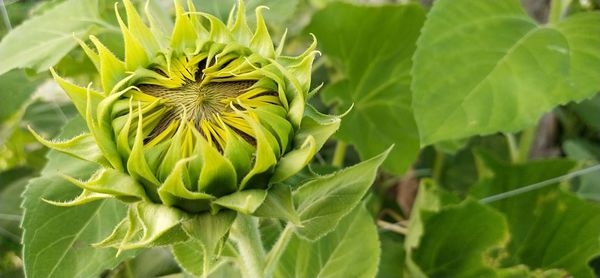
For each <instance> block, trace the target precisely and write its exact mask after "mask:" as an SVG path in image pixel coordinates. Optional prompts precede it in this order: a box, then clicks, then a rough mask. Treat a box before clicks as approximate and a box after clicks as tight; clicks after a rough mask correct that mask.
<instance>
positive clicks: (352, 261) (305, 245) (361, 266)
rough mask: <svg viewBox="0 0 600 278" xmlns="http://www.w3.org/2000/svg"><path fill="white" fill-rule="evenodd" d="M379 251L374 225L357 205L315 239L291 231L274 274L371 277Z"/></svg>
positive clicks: (280, 275) (375, 270) (366, 213)
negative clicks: (332, 228)
mask: <svg viewBox="0 0 600 278" xmlns="http://www.w3.org/2000/svg"><path fill="white" fill-rule="evenodd" d="M380 253H381V250H380V249H379V240H378V238H377V227H376V226H375V224H374V223H373V219H372V218H371V215H370V214H369V212H368V211H367V210H366V209H365V207H364V206H362V205H361V206H358V207H357V208H355V209H354V211H352V212H351V213H350V214H348V215H347V216H346V217H344V219H343V220H342V221H341V222H340V224H339V225H338V226H337V228H336V229H335V230H334V231H333V232H331V233H330V234H328V235H327V236H325V237H323V238H321V239H320V240H318V241H315V242H311V241H307V240H304V239H301V238H300V237H298V236H296V235H294V236H293V237H292V239H291V240H290V242H289V243H288V245H287V248H286V249H285V251H284V253H283V255H282V257H281V259H280V261H279V264H278V265H277V269H276V272H275V275H274V277H289V278H293V277H298V278H300V277H329V278H336V277H339V278H346V277H374V276H375V273H376V272H377V265H378V263H379V255H380Z"/></svg>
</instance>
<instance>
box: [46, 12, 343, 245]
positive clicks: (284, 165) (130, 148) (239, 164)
mask: <svg viewBox="0 0 600 278" xmlns="http://www.w3.org/2000/svg"><path fill="white" fill-rule="evenodd" d="M123 3H124V5H125V10H126V14H127V21H126V22H124V21H123V20H122V19H121V16H120V15H119V14H118V12H117V18H118V20H119V24H120V27H121V32H122V34H123V39H124V42H125V59H124V61H122V60H120V59H119V58H117V57H116V56H115V55H114V54H113V53H111V52H110V51H109V50H108V49H107V48H106V47H105V46H104V45H103V44H102V43H101V42H100V41H99V40H98V39H97V38H95V37H93V36H92V37H90V39H91V41H92V43H93V45H94V47H95V50H94V49H92V48H91V47H89V46H88V45H86V44H85V43H83V42H80V44H81V46H82V47H83V49H84V50H85V52H86V53H87V54H88V56H89V58H90V59H91V60H92V62H93V63H94V65H95V66H96V68H97V70H98V72H99V73H100V81H101V84H100V85H101V88H102V89H101V90H95V89H93V88H92V86H88V87H87V88H84V87H79V86H77V85H74V84H71V83H69V82H67V81H66V80H64V79H63V78H61V77H60V76H58V75H57V74H56V73H55V72H53V74H54V77H55V80H56V81H57V82H58V84H59V85H60V86H61V87H62V88H63V89H64V90H65V92H67V94H68V95H69V97H70V98H71V100H72V101H73V103H74V104H75V106H76V108H77V109H78V111H79V112H80V114H81V115H82V116H83V117H84V118H85V119H86V121H87V126H88V128H89V131H90V132H89V133H86V134H81V135H79V136H76V137H74V138H72V139H70V140H69V141H66V142H56V141H47V140H45V139H43V138H41V137H40V136H38V135H37V134H36V137H38V139H39V140H40V141H41V142H42V143H44V144H45V145H47V146H48V147H51V148H53V149H56V150H58V151H61V152H64V153H67V154H70V155H73V156H75V157H78V158H81V159H84V160H88V161H93V162H96V163H97V164H99V165H100V166H99V168H98V170H97V171H96V172H95V173H94V174H93V175H92V176H91V177H90V178H89V179H88V180H85V181H81V180H77V179H75V178H72V177H69V176H65V179H67V180H69V181H70V182H71V183H72V184H74V185H76V186H78V187H80V188H82V189H83V192H82V193H81V195H79V196H78V197H77V198H75V199H74V200H71V201H67V202H55V201H49V202H51V203H53V204H56V205H60V206H74V205H80V204H84V203H87V202H91V201H94V200H98V199H105V198H117V199H119V200H121V201H123V202H126V203H128V204H129V214H128V216H127V217H126V218H125V219H124V220H123V221H122V222H121V223H120V224H119V225H118V226H117V227H116V228H115V230H114V231H113V233H112V234H111V235H110V236H109V237H108V238H107V239H105V240H104V241H103V242H100V243H99V244H98V245H99V246H112V247H116V248H119V249H131V248H138V247H148V246H153V245H160V244H170V243H174V242H176V241H180V240H185V239H186V238H188V236H190V235H191V236H193V237H195V238H196V239H198V238H199V239H200V240H201V241H202V239H203V238H209V239H210V240H212V238H211V237H214V236H215V234H216V235H219V237H221V238H220V239H222V237H225V236H226V234H227V230H228V227H229V225H230V224H231V222H232V221H233V219H234V218H235V213H233V211H237V212H240V213H244V214H253V213H254V211H255V210H257V209H258V208H259V207H260V205H261V204H262V202H263V201H264V199H265V198H266V196H267V194H269V188H270V186H271V185H273V184H275V183H278V182H282V181H284V180H285V179H287V178H289V177H291V176H292V175H294V174H295V173H297V172H298V171H299V170H301V169H302V168H303V167H305V166H306V165H307V163H308V162H309V161H310V160H311V158H312V157H313V155H314V154H315V152H316V151H317V150H318V149H320V148H321V146H322V145H323V144H324V142H325V141H326V140H327V138H328V137H329V136H331V135H332V134H333V133H334V132H335V131H336V130H337V128H338V126H339V123H340V120H339V118H338V117H334V116H328V115H323V114H320V113H319V112H317V111H316V110H315V109H314V108H312V107H310V106H308V105H307V104H306V100H307V98H308V96H309V88H310V75H311V66H312V61H313V58H314V56H315V54H316V53H317V52H316V51H315V47H316V41H315V42H314V43H313V44H312V45H311V46H310V47H309V49H307V50H306V51H305V52H304V53H303V54H301V55H299V56H294V57H290V56H284V55H282V53H281V52H282V47H283V41H284V39H282V43H281V44H280V45H279V47H278V48H277V49H275V48H274V47H273V43H272V40H271V37H270V35H269V33H268V31H267V28H266V25H265V22H264V20H263V16H262V15H261V11H262V10H263V9H264V8H265V7H258V8H257V9H256V18H257V22H256V30H255V31H254V32H252V31H251V30H250V28H249V26H248V25H247V22H246V19H245V16H244V15H245V11H244V3H243V1H239V2H238V5H237V8H236V9H234V11H232V13H231V16H230V19H229V21H228V23H227V24H225V23H223V22H221V21H220V20H219V19H217V18H216V17H214V16H212V15H210V14H205V13H201V12H197V11H196V9H195V7H194V6H193V4H192V3H191V1H190V3H189V4H188V7H187V11H186V10H185V9H184V8H183V6H182V5H181V4H180V3H179V2H178V1H175V7H176V20H175V26H174V28H173V30H172V33H171V35H170V38H169V36H167V35H166V34H165V33H164V31H162V30H163V29H164V28H163V26H158V25H157V23H156V22H157V21H156V20H154V19H153V17H152V15H151V14H148V13H146V19H147V21H148V22H149V25H146V24H145V23H144V21H143V20H142V17H141V16H140V15H139V14H138V13H137V12H136V10H135V8H134V7H133V5H132V4H131V3H130V1H128V0H125V1H123ZM115 10H117V11H118V9H115ZM34 134H35V133H34ZM194 221H196V222H194ZM196 224H200V225H205V226H207V227H208V228H207V229H210V228H211V227H212V228H213V230H212V231H215V230H216V232H214V233H213V234H212V235H208V236H204V237H203V236H202V235H198V233H201V231H197V230H194V231H190V229H195V228H193V227H197V226H198V225H196ZM190 227H192V228H190ZM215 227H225V229H222V228H218V229H217V228H215ZM209 239H207V241H210V240H209ZM220 239H217V240H220ZM213 241H214V240H213ZM212 244H213V243H207V245H212Z"/></svg>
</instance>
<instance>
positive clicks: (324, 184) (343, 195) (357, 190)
mask: <svg viewBox="0 0 600 278" xmlns="http://www.w3.org/2000/svg"><path fill="white" fill-rule="evenodd" d="M389 151H390V149H388V150H387V151H386V152H384V153H382V154H380V155H378V156H376V157H373V158H371V159H369V160H367V161H364V162H362V163H359V164H357V165H354V166H352V167H348V168H346V169H343V170H340V171H338V172H335V173H333V174H330V175H327V176H322V177H318V178H315V179H312V180H310V181H309V182H307V183H305V184H303V185H301V186H300V187H299V188H298V189H297V190H296V191H294V192H293V195H292V196H293V199H294V204H295V207H296V208H297V212H298V216H299V217H300V224H301V226H298V227H296V233H297V234H298V235H301V236H302V237H304V238H306V239H309V240H317V239H319V238H320V237H322V236H324V235H325V234H327V233H328V232H330V231H332V230H333V229H335V227H336V225H337V224H338V222H339V221H340V219H342V217H344V216H345V215H346V214H348V213H349V212H350V211H352V209H354V207H356V205H358V204H359V202H360V200H361V199H362V197H363V196H364V195H365V193H366V192H367V190H368V189H369V187H370V186H371V184H373V181H375V176H376V174H377V169H378V168H379V166H380V165H381V163H382V162H383V161H384V160H385V158H386V157H387V155H388V153H389Z"/></svg>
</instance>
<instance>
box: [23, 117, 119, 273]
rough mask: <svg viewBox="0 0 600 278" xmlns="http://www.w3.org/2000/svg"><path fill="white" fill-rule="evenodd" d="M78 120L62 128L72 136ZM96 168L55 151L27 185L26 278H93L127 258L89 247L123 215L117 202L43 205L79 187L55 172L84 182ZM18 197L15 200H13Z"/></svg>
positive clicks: (80, 123)
mask: <svg viewBox="0 0 600 278" xmlns="http://www.w3.org/2000/svg"><path fill="white" fill-rule="evenodd" d="M83 126H84V123H83V120H81V119H79V120H77V121H76V122H73V123H71V124H69V125H67V127H66V128H65V130H68V131H69V134H70V135H73V134H77V132H81V131H82V129H83ZM94 168H95V166H94V165H91V164H90V163H88V162H84V161H82V160H78V159H75V158H72V157H70V156H67V155H65V154H61V153H58V152H54V151H52V152H50V154H49V155H48V165H47V166H46V168H45V169H44V171H43V172H42V176H41V177H40V178H36V179H33V180H31V181H30V183H29V184H28V185H27V189H26V191H25V193H24V198H25V200H24V202H23V205H22V206H23V208H24V209H25V214H24V219H23V229H24V232H23V261H24V264H25V273H26V274H27V277H32V278H36V277H94V276H98V275H99V274H100V273H101V272H102V271H103V270H105V269H110V268H113V267H115V266H116V265H117V264H118V263H119V262H121V261H122V260H123V259H124V258H127V257H128V256H129V255H131V253H125V254H123V255H121V256H119V257H117V256H115V255H116V250H114V249H97V248H94V247H92V246H91V245H90V244H92V243H96V242H99V241H100V240H102V239H103V238H105V237H106V236H107V235H108V234H110V232H111V231H112V229H113V228H114V227H115V226H116V225H117V224H118V223H119V221H120V220H121V219H122V218H123V217H124V216H125V214H126V207H125V206H124V205H122V204H121V203H118V202H117V201H115V200H107V201H97V202H94V203H90V204H86V205H82V206H78V207H71V208H64V207H56V206H53V205H50V204H48V203H46V202H44V201H43V200H42V198H45V199H49V200H69V199H70V198H73V197H74V196H76V195H77V194H78V193H79V191H80V190H79V189H77V187H75V186H73V185H72V184H70V183H69V182H68V181H66V180H65V179H63V178H62V177H60V176H59V175H58V172H59V171H60V172H62V173H65V174H69V175H72V176H75V177H78V178H87V176H88V175H90V174H91V173H92V172H93V170H94ZM15 197H17V196H15Z"/></svg>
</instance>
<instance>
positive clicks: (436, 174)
mask: <svg viewBox="0 0 600 278" xmlns="http://www.w3.org/2000/svg"><path fill="white" fill-rule="evenodd" d="M445 158H446V155H444V152H442V151H439V150H436V152H435V161H434V162H433V179H434V180H435V181H437V182H440V180H441V178H442V171H443V170H444V161H445Z"/></svg>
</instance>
